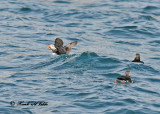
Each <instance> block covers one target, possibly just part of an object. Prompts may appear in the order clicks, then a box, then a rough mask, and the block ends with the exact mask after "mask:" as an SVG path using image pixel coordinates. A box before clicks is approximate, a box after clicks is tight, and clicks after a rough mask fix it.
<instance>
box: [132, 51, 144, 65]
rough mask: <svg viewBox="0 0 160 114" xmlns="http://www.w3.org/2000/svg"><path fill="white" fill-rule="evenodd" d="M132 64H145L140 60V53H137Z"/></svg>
mask: <svg viewBox="0 0 160 114" xmlns="http://www.w3.org/2000/svg"><path fill="white" fill-rule="evenodd" d="M132 62H137V63H143V64H144V62H143V61H141V60H140V54H139V53H136V56H135V58H134V60H133V61H132Z"/></svg>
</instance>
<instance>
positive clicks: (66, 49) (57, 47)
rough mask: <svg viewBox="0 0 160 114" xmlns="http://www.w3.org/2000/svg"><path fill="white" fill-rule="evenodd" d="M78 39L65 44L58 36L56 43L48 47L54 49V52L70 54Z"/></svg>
mask: <svg viewBox="0 0 160 114" xmlns="http://www.w3.org/2000/svg"><path fill="white" fill-rule="evenodd" d="M77 43H78V42H77V41H74V42H71V43H69V44H67V45H66V46H63V41H62V39H60V38H56V40H55V44H50V45H48V48H49V49H51V50H52V52H53V53H56V54H58V55H61V54H69V53H70V52H71V50H72V47H74V46H75V45H77Z"/></svg>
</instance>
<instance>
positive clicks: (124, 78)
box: [113, 71, 132, 83]
mask: <svg viewBox="0 0 160 114" xmlns="http://www.w3.org/2000/svg"><path fill="white" fill-rule="evenodd" d="M113 82H115V83H118V82H121V83H125V82H130V83H132V80H131V72H130V71H126V72H125V75H124V76H119V77H118V78H117V80H115V81H113Z"/></svg>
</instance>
